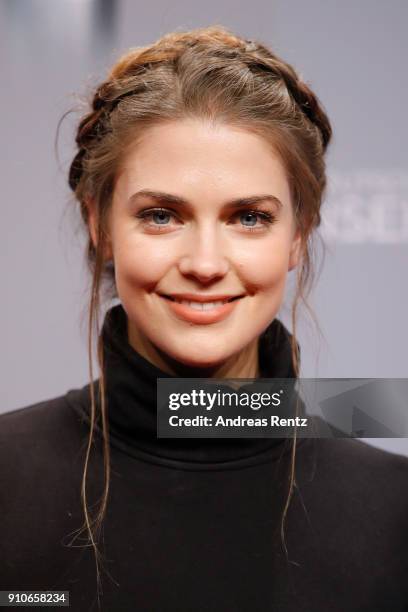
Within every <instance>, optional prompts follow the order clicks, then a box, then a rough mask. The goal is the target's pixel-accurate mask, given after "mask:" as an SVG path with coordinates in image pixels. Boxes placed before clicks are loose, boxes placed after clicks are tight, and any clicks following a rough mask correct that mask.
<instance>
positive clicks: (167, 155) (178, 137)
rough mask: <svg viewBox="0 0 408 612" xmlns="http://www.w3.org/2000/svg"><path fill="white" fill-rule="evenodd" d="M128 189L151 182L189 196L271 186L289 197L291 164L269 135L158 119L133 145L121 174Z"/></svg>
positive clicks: (222, 195)
mask: <svg viewBox="0 0 408 612" xmlns="http://www.w3.org/2000/svg"><path fill="white" fill-rule="evenodd" d="M117 188H118V189H120V191H121V192H122V193H126V194H127V195H128V196H129V195H131V194H130V191H133V190H137V189H143V188H150V189H157V190H163V191H171V190H173V191H174V193H177V194H179V195H182V196H184V197H186V198H191V199H194V198H197V197H201V196H203V197H205V198H212V197H214V198H216V199H217V198H223V199H229V198H233V197H236V196H240V195H242V196H246V195H253V194H255V193H261V192H270V191H271V190H273V193H275V195H276V196H277V197H278V198H279V199H281V200H284V201H286V200H288V199H289V185H288V182H287V179H286V173H285V168H284V166H283V163H282V161H281V160H280V158H279V156H278V154H277V152H276V151H275V150H274V149H273V147H272V145H271V144H270V143H269V142H267V140H266V139H264V138H261V137H260V136H259V135H257V134H255V133H253V132H250V131H248V130H245V129H242V128H238V127H235V126H231V125H227V124H216V125H215V124H213V123H209V122H206V121H203V120H199V119H185V120H182V121H174V122H169V123H165V124H160V125H156V126H153V127H150V128H148V129H146V130H145V131H144V132H142V135H141V137H139V138H138V140H137V141H135V142H134V143H133V144H131V145H130V147H129V148H128V150H127V152H126V154H125V156H124V158H123V161H122V164H121V168H120V171H119V174H118V178H117Z"/></svg>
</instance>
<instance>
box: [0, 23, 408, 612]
mask: <svg viewBox="0 0 408 612" xmlns="http://www.w3.org/2000/svg"><path fill="white" fill-rule="evenodd" d="M330 139H331V126H330V122H329V119H328V117H327V115H326V114H325V111H324V110H323V108H322V106H321V104H320V102H319V101H318V99H317V97H316V96H315V94H314V93H313V92H312V91H311V89H310V88H309V87H308V86H307V85H306V84H305V83H304V82H303V81H302V80H301V79H300V78H299V76H298V75H297V74H296V72H295V71H294V69H293V68H292V67H291V66H290V65H289V64H287V63H286V62H284V61H283V60H282V59H280V58H279V57H277V56H276V55H275V54H274V53H272V51H271V50H269V49H268V48H267V47H265V46H264V45H262V44H259V43H256V42H252V41H246V40H243V39H242V38H240V37H238V36H236V35H234V34H233V33H232V32H229V31H227V30H226V29H224V28H222V27H215V26H214V27H209V28H202V29H197V30H193V31H190V32H184V33H172V34H168V35H166V36H164V37H162V38H161V39H160V40H158V41H157V42H156V43H155V44H152V45H150V46H148V47H145V48H135V49H132V50H130V51H129V52H128V53H127V54H126V55H125V56H124V57H122V58H121V59H120V60H119V61H118V62H117V63H116V64H115V65H114V66H113V68H112V70H111V72H110V75H109V76H108V78H107V80H106V81H105V82H104V83H102V84H101V85H100V86H99V87H98V88H97V89H96V91H95V92H94V97H93V102H92V108H91V109H90V110H89V112H88V113H87V114H86V115H85V116H84V117H83V119H82V121H81V122H80V125H79V127H78V132H77V138H76V142H77V145H78V151H77V154H76V156H75V158H74V160H73V162H72V165H71V168H70V173H69V184H70V186H71V188H72V190H73V192H74V194H75V198H76V200H77V202H78V203H79V205H80V210H81V213H82V218H83V221H84V227H85V228H86V231H87V233H88V235H89V243H88V262H89V264H90V269H91V272H92V279H93V280H92V290H91V299H90V308H89V353H90V377H91V381H93V382H92V384H89V385H86V386H85V387H84V388H83V389H79V390H78V389H76V390H71V391H69V392H68V393H66V394H65V395H62V396H60V397H58V398H54V399H50V400H48V401H46V402H42V403H40V404H36V405H33V406H30V407H26V408H25V409H22V410H17V411H14V412H11V413H8V414H6V415H4V416H3V417H2V419H1V432H2V435H1V439H2V446H1V449H2V450H1V453H2V454H1V459H2V461H1V466H2V468H1V481H0V482H1V485H2V487H1V491H2V495H1V500H2V502H1V503H2V522H1V552H2V554H1V562H0V563H1V572H0V576H1V579H0V580H1V589H3V590H6V589H7V590H21V589H26V590H34V591H38V590H46V589H48V590H64V591H69V593H70V605H71V608H72V609H73V610H75V611H77V610H78V611H81V612H82V611H85V610H95V609H101V610H104V611H109V612H111V611H116V610H120V611H123V610H126V611H127V610H129V611H130V610H132V611H149V612H152V611H155V612H156V611H160V612H167V611H175V612H187V611H188V612H192V611H194V612H198V611H204V610H208V611H209V610H211V611H213V610H214V611H222V612H225V611H234V612H235V611H245V612H254V611H259V612H261V611H262V612H264V611H267V610H279V611H280V612H286V611H294V610H302V611H303V610H307V611H313V612H317V611H320V610H332V611H337V610H338V611H340V610H341V611H344V610H359V611H361V610H370V612H371V611H373V610H376V611H380V610H384V611H387V612H390V611H402V610H407V609H408V608H407V606H408V588H407V584H406V576H407V575H408V563H407V553H406V551H407V548H408V542H407V534H408V529H407V509H408V504H407V501H408V500H407V493H406V486H405V485H406V478H407V476H408V459H406V458H405V457H402V456H397V455H392V454H390V453H387V452H384V451H381V450H379V449H376V448H373V447H371V446H368V445H367V444H364V443H362V442H360V441H357V440H353V439H307V438H302V439H299V438H297V437H296V436H295V437H294V438H293V439H289V438H288V439H281V438H279V439H277V438H274V439H268V438H266V439H265V438H258V439H256V438H254V439H245V438H242V439H241V438H236V439H205V438H203V439H165V438H158V437H157V430H156V410H157V405H156V390H157V387H156V383H157V378H169V377H183V378H196V377H200V378H201V377H216V378H255V379H258V378H265V377H266V378H275V377H276V378H296V377H297V376H298V374H299V349H298V345H297V341H296V312H297V306H298V304H299V302H300V301H302V300H303V299H304V298H305V296H306V294H307V290H308V288H309V287H310V281H311V278H312V273H313V270H312V266H311V259H312V251H311V244H312V239H313V235H314V230H315V229H316V228H317V227H318V226H319V223H320V207H321V203H322V200H323V195H324V190H325V185H326V176H325V162H324V156H325V152H326V149H327V146H328V144H329V142H330ZM291 270H293V271H294V273H295V274H296V292H295V296H294V303H293V310H292V313H293V314H292V333H291V334H290V333H289V332H288V330H287V329H286V328H285V327H284V326H283V324H282V323H280V322H279V320H278V319H277V318H276V315H277V313H278V311H279V308H280V306H281V303H282V301H283V298H284V293H285V286H286V282H287V279H288V273H289V271H291ZM104 281H105V282H106V286H105V290H106V293H105V296H107V297H109V298H115V297H116V298H118V299H119V303H118V304H117V305H115V306H113V307H111V308H110V309H109V310H108V312H107V313H106V315H105V319H104V322H103V328H102V330H101V331H100V329H99V324H98V313H99V309H100V305H101V302H102V298H103V295H104V294H103V291H102V289H103V282H104ZM95 328H96V336H97V339H98V343H97V357H98V363H99V368H100V376H99V378H98V379H97V380H94V377H93V369H92V344H93V342H92V338H93V331H94V330H95ZM81 524H82V529H81V528H80V527H81ZM79 528H80V529H79ZM95 562H96V563H95ZM95 578H97V584H96V582H95ZM97 587H98V588H97Z"/></svg>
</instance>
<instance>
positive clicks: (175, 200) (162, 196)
mask: <svg viewBox="0 0 408 612" xmlns="http://www.w3.org/2000/svg"><path fill="white" fill-rule="evenodd" d="M141 196H147V197H149V198H152V199H153V200H156V201H157V202H158V203H166V202H167V203H168V202H171V203H172V204H177V205H179V206H185V207H187V208H188V207H191V203H190V202H189V201H188V200H186V199H185V198H182V197H180V196H177V195H174V194H172V193H165V192H163V191H153V190H151V189H141V190H140V191H137V192H136V193H134V194H133V195H131V196H130V198H129V200H128V203H129V204H133V203H134V202H135V201H136V200H137V199H138V198H139V197H141ZM265 201H270V202H272V203H273V204H276V205H277V206H278V208H279V209H280V208H282V202H281V201H280V200H279V199H278V198H277V197H276V196H274V195H272V194H269V193H266V194H260V195H253V196H248V197H245V198H234V199H233V200H229V201H227V202H224V204H223V208H241V207H244V206H250V205H253V204H258V203H259V202H265Z"/></svg>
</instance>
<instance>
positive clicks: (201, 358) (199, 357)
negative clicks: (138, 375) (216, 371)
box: [161, 347, 229, 368]
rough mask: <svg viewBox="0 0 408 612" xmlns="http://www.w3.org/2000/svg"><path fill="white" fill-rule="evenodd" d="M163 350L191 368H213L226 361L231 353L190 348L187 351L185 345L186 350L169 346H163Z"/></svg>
mask: <svg viewBox="0 0 408 612" xmlns="http://www.w3.org/2000/svg"><path fill="white" fill-rule="evenodd" d="M161 351H162V352H163V353H164V354H166V355H168V356H169V357H170V358H171V359H173V360H174V361H177V362H178V363H180V364H182V365H184V366H188V367H191V368H212V367H216V366H219V365H221V364H222V363H224V362H225V361H226V360H227V359H228V357H229V354H228V355H226V354H225V352H222V353H217V352H215V351H211V350H209V351H206V350H199V349H197V350H190V351H189V352H186V350H185V347H184V350H183V349H182V350H179V351H178V350H177V349H176V350H169V347H166V348H164V347H162V348H161Z"/></svg>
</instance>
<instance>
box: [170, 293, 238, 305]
mask: <svg viewBox="0 0 408 612" xmlns="http://www.w3.org/2000/svg"><path fill="white" fill-rule="evenodd" d="M159 295H161V296H162V297H166V298H170V299H172V300H177V301H179V300H187V301H189V302H201V303H204V302H220V301H223V302H225V301H231V300H233V299H236V298H239V297H242V294H241V295H226V294H220V293H218V294H217V295H204V294H203V293H169V294H165V293H162V294H159Z"/></svg>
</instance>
